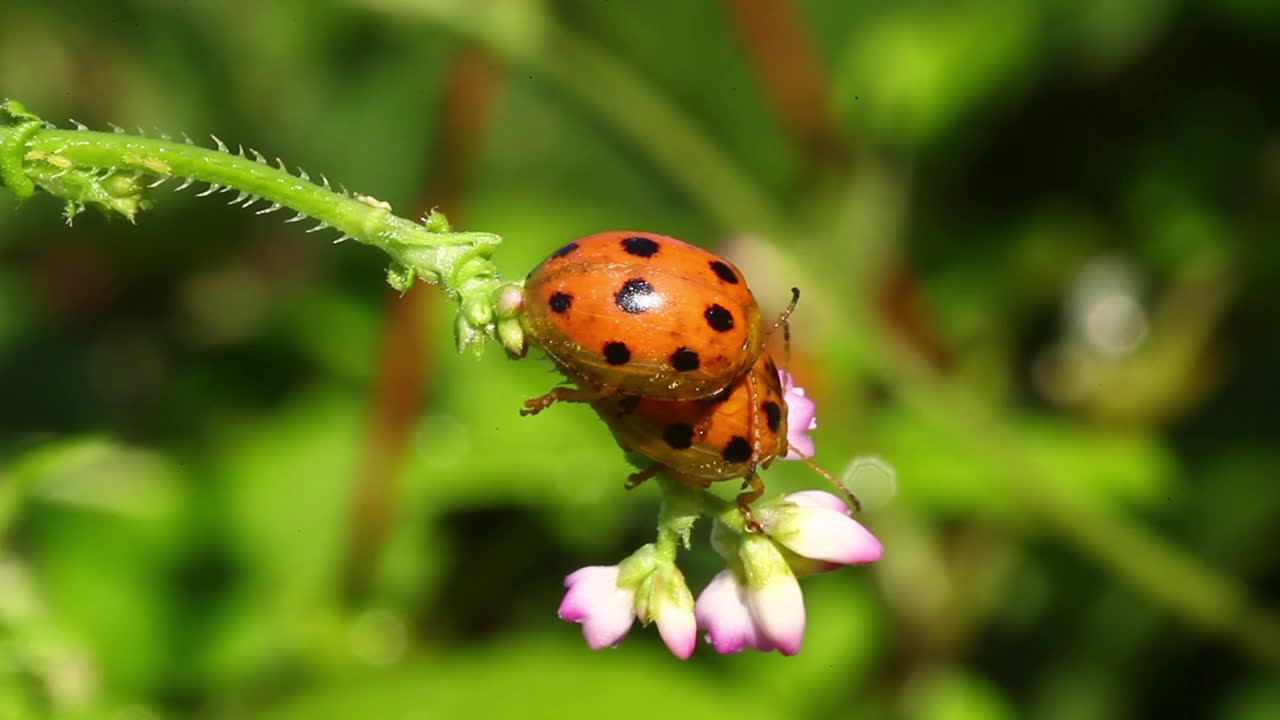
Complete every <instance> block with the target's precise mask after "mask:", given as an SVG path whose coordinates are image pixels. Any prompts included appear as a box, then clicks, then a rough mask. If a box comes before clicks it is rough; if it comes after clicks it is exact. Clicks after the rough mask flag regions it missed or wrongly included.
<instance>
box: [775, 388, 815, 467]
mask: <svg viewBox="0 0 1280 720" xmlns="http://www.w3.org/2000/svg"><path fill="white" fill-rule="evenodd" d="M778 377H779V379H781V381H782V392H783V398H784V400H785V401H786V403H787V454H786V457H785V458H784V459H785V460H799V459H801V458H807V457H813V454H814V452H815V449H814V445H813V438H812V437H810V436H809V431H810V430H813V429H814V428H816V427H818V420H817V403H815V402H814V401H813V400H810V399H809V397H808V396H807V395H805V392H804V388H802V387H796V386H795V379H794V378H793V377H791V373H789V372H787V371H786V370H779V371H778Z"/></svg>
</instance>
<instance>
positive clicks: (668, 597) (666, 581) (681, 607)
mask: <svg viewBox="0 0 1280 720" xmlns="http://www.w3.org/2000/svg"><path fill="white" fill-rule="evenodd" d="M693 606H694V605H693V593H691V592H689V586H688V585H687V584H686V583H685V581H684V575H682V574H681V573H680V571H679V570H677V569H676V567H675V565H667V566H665V567H660V568H659V569H658V570H656V571H655V572H654V573H653V582H652V584H651V585H650V590H649V602H648V603H647V608H646V609H647V610H648V613H647V616H648V617H649V618H651V619H652V620H653V622H654V623H655V624H657V626H658V634H659V635H660V636H662V642H664V643H666V644H667V649H669V650H670V651H671V654H672V655H675V656H676V657H678V658H680V659H681V660H687V659H689V656H690V655H692V654H693V650H694V648H695V647H697V645H698V621H697V620H696V619H695V618H694V614H693ZM643 617H644V616H642V619H643Z"/></svg>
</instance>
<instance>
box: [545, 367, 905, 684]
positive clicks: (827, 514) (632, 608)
mask: <svg viewBox="0 0 1280 720" xmlns="http://www.w3.org/2000/svg"><path fill="white" fill-rule="evenodd" d="M782 380H783V386H784V388H785V390H786V392H787V396H786V400H787V405H788V415H789V418H788V425H789V427H788V438H787V439H788V444H789V445H790V446H791V448H792V453H793V454H789V455H788V458H789V459H797V458H805V457H810V456H812V455H813V450H814V447H813V441H812V440H811V439H810V438H809V437H808V434H807V431H808V430H811V429H813V427H814V426H815V421H814V404H813V401H812V400H809V399H808V398H807V397H805V395H804V391H803V389H801V388H796V387H794V385H793V382H792V380H791V377H790V375H789V374H787V373H786V372H783V373H782ZM754 512H755V515H756V519H757V521H758V522H759V524H760V528H761V532H758V533H750V532H743V531H740V530H737V529H735V528H732V527H730V526H729V525H728V524H726V523H724V522H722V521H721V520H716V521H715V525H714V527H713V529H712V534H711V542H712V546H713V547H715V549H716V552H718V553H719V554H720V556H721V557H723V558H724V559H725V562H726V566H727V567H726V568H725V569H724V570H722V571H721V572H720V573H719V574H717V575H716V576H715V577H714V578H713V579H712V580H711V582H710V583H709V584H708V585H707V587H706V588H705V589H704V590H703V591H702V594H701V595H699V596H698V599H697V601H696V602H695V601H694V600H693V595H692V593H690V591H689V587H688V585H687V584H686V582H685V579H684V575H683V574H682V573H681V572H680V570H679V569H678V568H677V567H676V566H675V562H674V559H673V558H664V557H663V555H662V554H661V553H659V552H657V551H656V547H655V546H654V545H652V544H650V545H645V546H644V547H642V548H641V549H640V550H639V551H637V552H636V553H635V554H633V555H631V556H630V557H628V558H627V559H626V560H624V561H622V562H621V563H619V564H618V565H611V566H607V567H606V566H594V567H585V568H582V569H581V570H578V571H577V572H575V573H573V574H572V575H569V577H567V578H566V579H565V586H566V587H567V588H568V592H567V593H566V594H565V596H564V601H563V602H561V604H560V617H561V619H564V620H568V621H571V622H577V623H581V624H582V630H583V635H584V636H585V637H586V639H587V644H588V645H590V646H591V647H592V648H597V649H598V648H603V647H610V646H613V645H616V644H617V643H618V642H620V641H621V640H622V638H623V637H624V636H625V635H626V634H627V632H628V631H629V630H630V629H631V626H632V624H633V623H634V622H635V620H637V619H639V620H640V621H641V622H642V623H644V624H648V623H650V622H653V623H656V624H657V626H658V633H659V634H660V635H661V636H662V639H663V642H665V643H666V645H667V647H668V648H670V650H671V652H672V653H673V654H675V655H676V656H677V657H679V658H681V659H684V658H687V657H689V656H690V655H692V654H693V650H694V647H695V645H696V643H697V634H698V631H699V630H702V631H704V632H705V633H706V639H707V641H708V642H709V643H710V644H711V645H712V646H713V647H714V648H715V649H716V651H718V652H720V653H733V652H738V651H740V650H742V649H744V648H747V647H751V648H755V649H756V650H761V651H766V652H767V651H771V650H775V649H776V650H778V651H779V652H781V653H783V654H784V655H794V654H795V653H797V652H799V651H800V645H801V643H802V641H803V639H804V626H805V610H804V598H803V595H802V594H801V592H800V583H799V581H798V579H799V578H802V577H804V576H806V575H812V574H814V573H820V572H827V571H829V570H834V569H836V568H839V567H842V566H844V565H851V564H856V563H868V562H874V561H876V560H878V559H879V558H880V555H881V551H882V549H881V546H880V541H879V540H877V539H876V537H875V536H874V535H872V534H871V532H870V531H868V530H867V529H866V528H864V527H863V526H862V525H861V524H859V523H858V522H857V521H856V520H854V519H853V518H852V517H851V516H850V511H849V508H848V506H847V505H845V503H844V501H843V500H841V499H840V498H839V497H837V496H835V495H833V494H831V493H827V492H822V491H816V490H814V491H806V492H798V493H792V494H790V495H786V496H784V497H782V498H780V499H778V500H775V501H773V502H771V503H765V504H762V505H759V506H756V507H755V508H754Z"/></svg>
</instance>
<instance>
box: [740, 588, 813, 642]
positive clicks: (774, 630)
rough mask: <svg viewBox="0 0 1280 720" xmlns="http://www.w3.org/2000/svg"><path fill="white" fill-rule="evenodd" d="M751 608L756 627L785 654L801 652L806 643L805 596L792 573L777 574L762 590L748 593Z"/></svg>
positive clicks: (748, 602) (748, 604)
mask: <svg viewBox="0 0 1280 720" xmlns="http://www.w3.org/2000/svg"><path fill="white" fill-rule="evenodd" d="M747 606H748V607H750V608H751V615H752V617H754V618H755V621H756V627H757V628H758V630H759V631H760V635H762V636H763V637H764V638H765V639H766V640H768V641H769V642H770V643H772V644H773V645H775V646H776V647H777V648H778V650H779V651H780V652H781V653H782V654H783V655H795V654H796V653H798V652H800V645H801V643H803V642H804V623H805V614H804V595H803V594H801V592H800V583H799V582H797V581H796V578H795V576H794V575H792V574H791V573H790V572H789V571H788V572H782V573H774V574H773V575H772V576H771V577H770V578H769V580H768V581H767V582H766V583H765V584H764V585H763V586H761V587H760V588H758V589H753V590H751V591H749V592H748V593H747Z"/></svg>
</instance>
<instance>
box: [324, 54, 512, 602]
mask: <svg viewBox="0 0 1280 720" xmlns="http://www.w3.org/2000/svg"><path fill="white" fill-rule="evenodd" d="M499 80H500V78H499V76H498V72H497V69H496V66H495V64H494V63H493V62H492V60H491V59H490V58H489V56H488V55H487V54H485V53H484V52H482V51H479V50H475V49H467V50H463V51H462V52H460V53H459V54H458V56H457V57H456V58H454V60H453V63H452V65H451V66H450V68H449V71H448V75H447V77H446V80H445V90H444V96H443V100H442V103H441V108H440V115H441V123H440V129H439V133H438V134H437V136H436V138H435V142H434V147H433V149H434V155H433V157H434V160H435V171H434V172H433V173H432V175H431V177H430V178H429V179H428V181H427V183H426V188H425V190H424V192H423V197H422V199H420V200H419V202H418V205H419V207H418V210H419V213H425V212H426V211H428V210H430V209H431V208H433V207H435V208H439V209H440V210H441V211H442V212H444V213H445V214H446V215H447V216H448V217H449V219H450V221H452V222H454V223H455V224H456V223H457V222H458V220H459V218H460V216H461V209H462V195H463V187H464V186H465V183H466V180H467V178H468V177H469V176H470V174H471V169H472V167H473V165H474V159H475V153H476V151H477V149H478V147H479V145H480V141H481V137H482V133H483V131H484V128H485V127H486V126H487V124H488V119H489V117H490V115H491V114H492V106H493V99H494V96H495V95H496V93H497V90H498V87H499ZM438 301H439V295H438V294H437V293H436V292H435V291H433V290H432V289H431V288H427V287H425V286H423V285H422V284H418V285H415V286H414V287H413V288H412V289H410V290H409V292H407V293H405V294H404V295H400V294H399V293H396V292H394V291H389V292H388V293H387V299H386V303H387V325H386V333H385V335H384V339H383V343H382V347H381V348H380V350H379V357H378V367H377V371H376V376H375V381H374V388H373V398H372V402H371V403H370V412H369V424H368V435H367V436H366V439H365V446H364V455H363V458H362V460H361V463H360V467H359V470H358V472H357V475H356V477H355V492H354V493H353V498H352V505H353V506H352V524H351V541H350V555H349V558H348V562H349V564H348V567H347V587H348V591H349V592H350V593H351V594H352V595H359V594H361V593H362V592H364V591H365V590H366V589H367V587H368V584H369V580H370V578H371V577H372V576H373V574H374V571H375V569H376V567H377V561H378V556H379V554H380V551H381V549H382V546H383V544H384V542H385V540H386V537H387V534H388V529H389V526H390V523H391V521H392V515H393V511H394V509H395V506H396V497H397V487H396V479H397V476H398V473H399V471H400V467H401V465H402V463H403V461H404V457H405V451H406V450H407V449H408V448H409V446H410V442H411V440H412V435H413V431H414V429H415V427H416V426H417V420H418V418H419V417H420V415H421V408H422V407H423V405H424V403H425V402H426V401H427V399H428V397H429V393H430V387H429V385H428V382H427V381H428V378H429V377H430V365H429V360H430V353H429V352H428V349H429V347H430V344H431V339H432V338H435V337H437V335H438V333H439V332H440V328H437V327H434V326H433V325H432V323H431V319H432V318H433V317H434V315H435V313H434V312H433V311H432V310H433V308H434V307H435V304H436V303H437V302H438Z"/></svg>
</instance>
